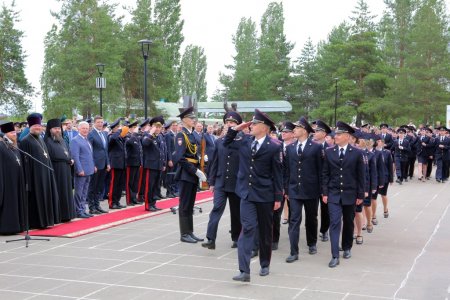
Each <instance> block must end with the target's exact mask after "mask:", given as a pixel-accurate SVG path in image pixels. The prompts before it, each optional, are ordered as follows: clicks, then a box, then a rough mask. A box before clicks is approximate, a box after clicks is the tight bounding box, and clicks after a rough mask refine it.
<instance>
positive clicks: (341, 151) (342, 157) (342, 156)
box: [339, 148, 344, 160]
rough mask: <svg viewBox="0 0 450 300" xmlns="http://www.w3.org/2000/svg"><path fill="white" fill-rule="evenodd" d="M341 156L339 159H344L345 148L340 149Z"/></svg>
mask: <svg viewBox="0 0 450 300" xmlns="http://www.w3.org/2000/svg"><path fill="white" fill-rule="evenodd" d="M339 151H340V154H339V159H340V160H342V159H344V148H341V149H339Z"/></svg>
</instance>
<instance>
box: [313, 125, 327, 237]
mask: <svg viewBox="0 0 450 300" xmlns="http://www.w3.org/2000/svg"><path fill="white" fill-rule="evenodd" d="M315 122H316V127H315V128H314V142H316V143H318V144H319V145H320V146H321V147H322V153H324V152H325V149H327V148H328V147H330V145H329V144H328V143H327V142H326V138H327V136H329V135H330V134H331V128H330V127H329V126H328V125H327V124H326V123H325V122H323V121H322V120H316V121H315ZM323 158H324V156H323V155H322V159H323ZM322 166H323V164H322ZM320 174H322V170H320ZM319 202H320V237H321V239H322V242H326V241H328V229H329V228H330V215H329V214H328V204H326V203H325V202H323V200H322V195H320V201H319Z"/></svg>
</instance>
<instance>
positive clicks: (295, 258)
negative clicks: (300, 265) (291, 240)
mask: <svg viewBox="0 0 450 300" xmlns="http://www.w3.org/2000/svg"><path fill="white" fill-rule="evenodd" d="M296 260H298V255H297V254H294V255H289V256H288V257H287V258H286V262H287V263H292V262H294V261H296Z"/></svg>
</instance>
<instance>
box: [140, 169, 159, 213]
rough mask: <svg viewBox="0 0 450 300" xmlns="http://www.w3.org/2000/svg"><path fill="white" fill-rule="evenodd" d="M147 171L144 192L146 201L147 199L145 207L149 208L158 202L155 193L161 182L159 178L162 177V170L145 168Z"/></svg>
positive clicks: (145, 171)
mask: <svg viewBox="0 0 450 300" xmlns="http://www.w3.org/2000/svg"><path fill="white" fill-rule="evenodd" d="M144 173H145V181H144V182H145V184H144V187H145V192H144V201H145V209H146V210H149V209H150V206H153V205H155V204H156V200H155V194H156V192H157V186H158V184H159V180H160V178H161V171H160V170H152V169H144Z"/></svg>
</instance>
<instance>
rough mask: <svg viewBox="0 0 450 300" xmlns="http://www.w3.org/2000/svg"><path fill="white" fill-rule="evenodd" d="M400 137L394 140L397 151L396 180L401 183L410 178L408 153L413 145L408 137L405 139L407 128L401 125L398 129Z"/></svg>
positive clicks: (395, 154)
mask: <svg viewBox="0 0 450 300" xmlns="http://www.w3.org/2000/svg"><path fill="white" fill-rule="evenodd" d="M397 133H398V139H396V140H395V141H394V144H393V146H392V147H393V149H394V151H395V153H394V157H395V164H396V165H395V166H396V173H397V180H396V182H397V183H399V184H402V183H403V180H405V179H406V180H407V179H408V174H407V168H408V154H409V152H410V151H411V147H410V145H409V142H408V140H407V139H405V134H406V129H405V128H404V127H400V128H399V129H397Z"/></svg>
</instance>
